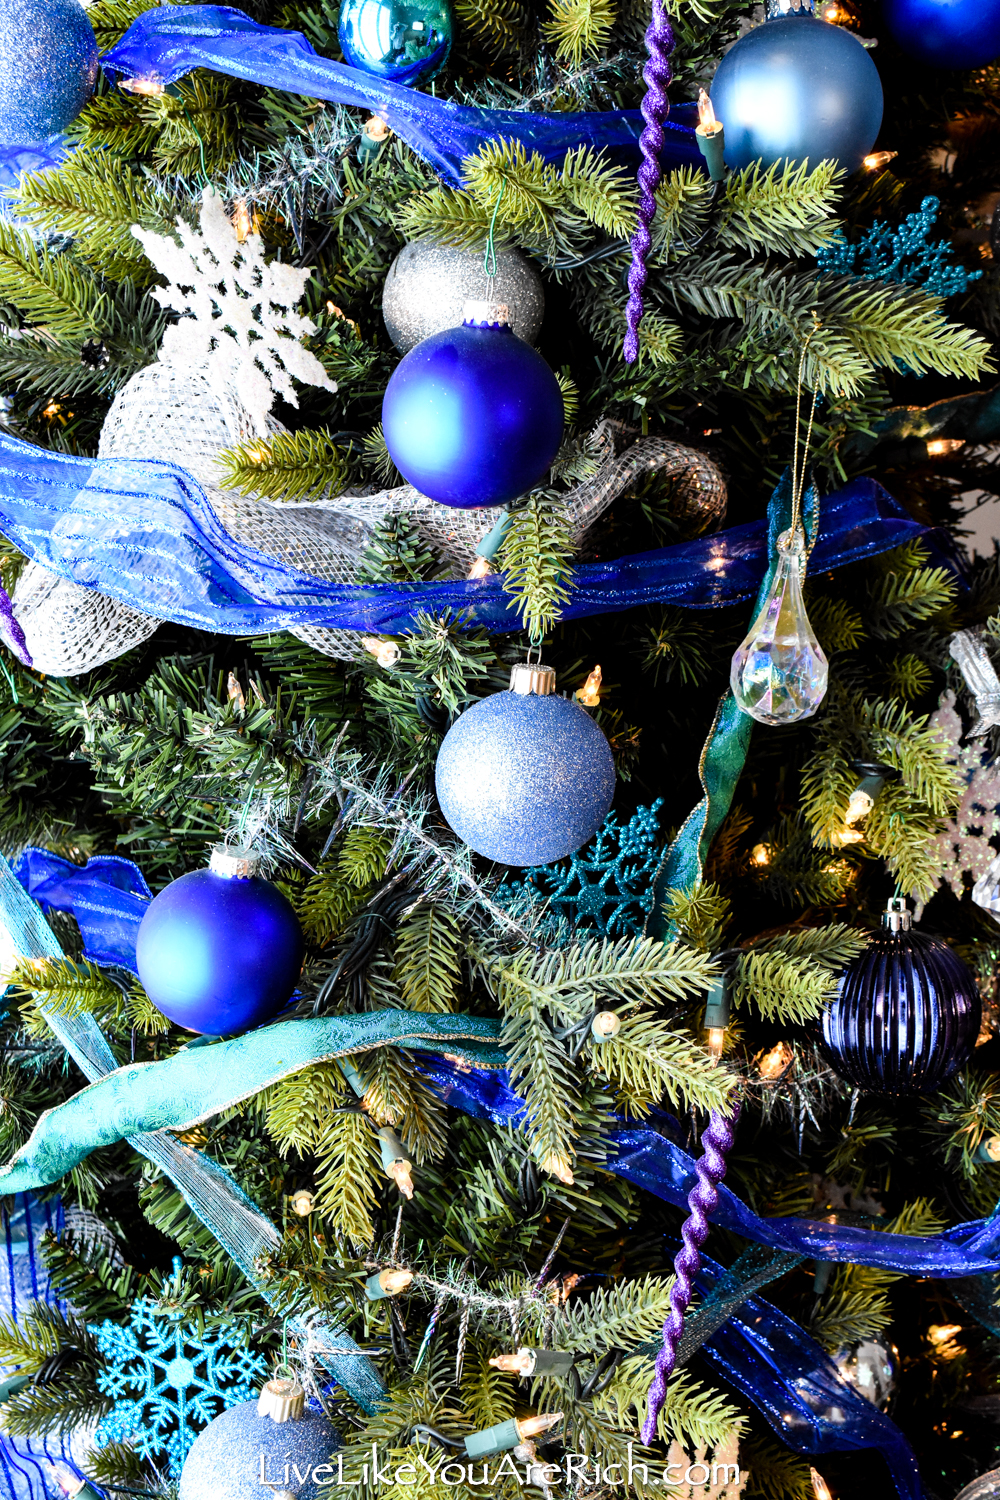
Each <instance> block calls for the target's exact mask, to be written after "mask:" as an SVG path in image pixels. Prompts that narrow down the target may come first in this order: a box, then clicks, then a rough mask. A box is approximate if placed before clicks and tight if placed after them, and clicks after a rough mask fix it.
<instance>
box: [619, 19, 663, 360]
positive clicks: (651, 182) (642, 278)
mask: <svg viewBox="0 0 1000 1500" xmlns="http://www.w3.org/2000/svg"><path fill="white" fill-rule="evenodd" d="M673 50H674V33H673V28H672V27H671V25H670V22H669V21H668V20H667V12H666V7H665V5H664V0H653V15H652V19H651V20H650V23H649V28H648V30H647V32H646V51H647V52H648V53H649V61H648V63H647V64H646V66H645V67H644V68H643V70H642V76H643V78H644V79H645V82H646V96H645V98H644V99H643V101H642V104H641V106H640V108H641V109H642V117H643V119H644V120H645V121H646V124H645V127H644V129H643V132H642V135H641V136H640V137H639V150H640V151H641V152H642V156H643V159H642V161H641V162H640V163H639V171H638V174H637V175H638V179H639V222H638V224H637V225H636V230H635V234H633V236H632V264H631V265H630V266H629V270H628V291H629V297H628V307H627V308H626V311H625V316H626V319H627V321H628V330H627V332H626V334H625V347H624V350H623V353H624V355H625V361H626V363H627V364H630V365H631V364H634V363H635V361H636V360H637V359H638V358H639V324H640V323H641V322H642V294H643V291H644V290H645V287H646V276H647V274H648V273H647V271H646V256H647V255H648V254H649V249H650V245H651V244H652V238H651V236H650V233H649V227H650V225H651V224H652V222H653V215H654V214H655V213H656V189H657V188H658V187H659V185H660V176H661V173H660V152H661V151H662V150H663V122H664V120H665V119H666V118H667V115H668V114H669V113H670V101H669V99H668V98H667V85H668V84H669V83H670V80H671V78H672V77H673V73H672V71H671V67H670V54H671V52H672V51H673Z"/></svg>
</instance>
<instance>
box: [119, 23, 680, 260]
mask: <svg viewBox="0 0 1000 1500" xmlns="http://www.w3.org/2000/svg"><path fill="white" fill-rule="evenodd" d="M101 66H102V67H103V69H104V71H105V73H107V74H110V75H111V76H112V77H121V78H128V79H135V78H138V79H148V80H155V81H156V82H158V83H163V84H168V83H173V82H174V81H175V80H176V79H178V78H182V77H183V76H184V74H185V73H190V72H191V71H192V70H193V69H195V68H211V70H212V71H213V72H215V73H226V74H228V75H229V77H230V78H245V79H246V80H247V81H248V82H250V83H262V84H266V85H267V86H268V87H269V88H275V89H284V90H285V91H286V92H287V93H290V94H305V95H306V96H307V97H308V98H310V99H327V100H329V101H330V102H331V103H333V104H347V105H355V106H358V107H360V108H362V109H368V110H371V111H373V112H374V113H376V114H378V115H379V116H380V117H381V118H382V119H383V120H384V121H385V122H386V124H387V125H389V126H390V127H391V129H393V130H394V131H395V132H396V134H397V135H398V136H399V137H400V138H401V139H402V140H404V141H405V142H406V144H407V145H408V146H410V147H411V148H412V149H413V150H414V151H416V152H417V154H418V155H419V156H422V157H423V158H424V160H425V161H428V162H430V164H431V166H432V167H433V168H434V170H435V171H436V172H438V173H439V174H440V176H441V177H443V178H444V179H445V181H446V182H449V183H451V184H452V185H453V186H455V187H461V186H462V170H461V167H462V162H463V161H464V160H465V158H466V157H469V156H472V155H474V153H475V152H476V151H478V150H479V148H480V146H482V145H483V144H484V143H485V142H486V141H490V140H508V141H519V142H520V143H521V144H522V145H523V146H524V147H525V149H526V150H527V151H529V152H530V151H537V152H539V154H540V155H541V156H542V157H544V159H545V160H546V161H547V162H562V160H563V158H564V157H565V155H566V152H567V151H572V150H574V149H575V148H576V147H578V146H590V147H592V148H593V149H594V150H595V151H606V152H607V154H608V157H609V159H610V160H611V161H613V162H616V163H620V164H621V165H623V166H628V167H630V168H634V167H635V166H636V165H637V164H638V161H639V135H640V133H641V131H642V123H643V122H642V116H641V114H640V113H639V111H638V110H637V109H631V110H616V111H614V112H611V113H603V114H602V113H596V112H595V113H582V114H581V113H569V112H567V113H561V112H559V111H555V112H553V113H552V114H547V115H538V114H529V113H527V112H525V111H521V110H514V109H479V108H477V107H475V106H473V105H467V104H455V103H454V102H453V101H452V100H450V99H435V98H434V97H432V95H430V94H421V93H418V92H417V91H416V90H415V89H412V88H406V87H405V86H404V85H403V84H399V83H391V82H390V81H389V80H388V79H384V78H373V77H372V76H371V75H370V74H368V73H363V72H362V71H361V69H360V68H350V67H347V66H346V64H344V63H337V62H330V61H329V60H328V59H327V58H325V57H319V56H317V54H316V52H315V50H314V49H313V47H312V46H311V45H310V43H309V42H308V41H306V38H305V37H304V36H303V35H302V33H301V32H300V31H279V30H278V29H277V28H276V27H274V26H262V25H261V23H260V22H259V21H253V20H251V18H250V17H249V16H247V15H244V13H243V12H242V11H240V10H234V9H233V8H232V7H230V6H228V5H187V6H184V7H183V8H181V7H177V8H173V7H170V6H165V7H162V8H157V9H155V10H147V11H146V12H145V13H144V14H143V15H141V16H140V17H139V18H138V20H136V21H133V23H132V25H131V26H130V27H129V29H128V31H127V32H126V33H125V35H124V36H123V37H122V39H121V41H120V42H118V43H117V44H116V45H115V46H114V47H112V48H111V50H110V51H109V52H106V53H105V54H104V56H103V57H102V58H101ZM694 109H695V106H693V105H689V106H687V107H686V108H685V107H684V106H681V109H680V110H679V111H674V113H675V116H676V115H677V114H680V115H681V117H682V118H683V119H684V120H685V123H684V124H676V123H674V122H670V123H668V124H667V125H666V126H665V135H666V140H665V142H664V147H663V151H662V152H661V155H660V160H661V161H662V163H663V165H664V167H665V168H667V169H669V168H671V167H680V166H693V167H701V168H703V167H704V162H703V159H702V157H701V154H700V152H699V150H698V147H697V144H696V142H695V134H694V129H693V128H692V126H693V124H694V123H695V121H694V118H693V114H694ZM622 249H623V250H627V249H628V246H627V245H626V244H625V242H624V241H623V242H622Z"/></svg>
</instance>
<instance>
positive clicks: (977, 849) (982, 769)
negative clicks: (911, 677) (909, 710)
mask: <svg viewBox="0 0 1000 1500" xmlns="http://www.w3.org/2000/svg"><path fill="white" fill-rule="evenodd" d="M931 725H932V726H933V727H934V728H936V729H937V731H938V733H939V735H940V737H941V738H942V739H943V740H945V741H946V743H947V744H948V746H949V755H948V759H949V761H950V762H951V764H952V765H953V766H955V767H956V768H957V770H958V771H959V774H960V775H961V777H962V780H963V782H964V783H965V791H964V792H963V793H962V800H961V802H960V803H959V805H958V809H957V811H956V812H955V814H954V816H953V817H951V818H949V820H948V822H947V823H946V824H945V827H944V829H943V830H942V832H941V833H939V834H938V835H937V837H936V838H935V839H933V840H932V841H931V845H930V852H931V855H932V856H933V857H935V858H936V861H937V877H938V881H939V883H940V884H941V885H947V886H950V887H951V889H952V890H953V891H954V893H955V895H956V896H958V898H959V899H961V897H962V893H963V891H964V890H965V880H964V876H965V875H966V874H968V875H971V876H972V879H973V881H978V880H979V878H980V877H981V876H982V875H984V874H985V872H986V870H987V868H988V866H989V865H990V863H991V861H992V860H993V859H994V857H995V856H996V852H997V851H996V849H995V848H994V847H993V846H992V844H991V843H990V839H992V838H993V837H994V836H995V835H996V834H997V833H1000V809H998V804H1000V771H998V769H997V768H996V767H995V766H989V765H984V763H983V762H984V759H985V753H984V751H983V748H982V745H980V744H976V743H975V742H974V741H973V742H971V743H969V744H965V745H963V744H962V743H961V739H962V721H961V719H960V718H959V716H958V713H957V711H956V708H955V694H954V693H952V692H946V693H942V694H941V698H940V700H939V706H938V709H937V712H936V713H933V714H932V715H931Z"/></svg>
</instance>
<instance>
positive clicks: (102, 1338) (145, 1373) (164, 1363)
mask: <svg viewBox="0 0 1000 1500" xmlns="http://www.w3.org/2000/svg"><path fill="white" fill-rule="evenodd" d="M92 1331H93V1332H94V1333H95V1334H96V1336H97V1347H98V1349H99V1351H100V1353H101V1354H102V1355H103V1356H104V1359H105V1360H106V1361H107V1363H106V1366H105V1368H104V1369H103V1370H102V1371H101V1373H100V1374H99V1375H98V1377H97V1385H98V1389H99V1390H100V1391H101V1392H102V1394H103V1395H105V1396H110V1397H111V1398H112V1399H113V1401H114V1407H113V1409H112V1410H111V1411H110V1412H109V1413H108V1415H107V1416H106V1417H104V1418H103V1419H102V1421H101V1422H100V1423H99V1424H98V1427H97V1430H96V1432H95V1434H94V1437H95V1441H96V1442H97V1444H98V1446H103V1445H104V1444H106V1443H121V1442H126V1441H128V1442H130V1443H131V1444H132V1445H133V1447H134V1449H135V1451H136V1453H137V1454H138V1455H139V1456H140V1457H141V1458H148V1459H152V1460H153V1461H154V1462H155V1461H157V1460H159V1461H160V1462H162V1461H163V1460H164V1459H166V1462H167V1469H168V1473H169V1476H170V1478H171V1479H177V1478H178V1477H179V1475H180V1472H181V1469H182V1467H183V1465H184V1460H185V1458H186V1457H187V1453H188V1449H189V1448H190V1447H191V1444H192V1443H193V1442H194V1440H195V1438H196V1437H197V1436H198V1433H199V1432H200V1431H201V1430H202V1428H204V1427H207V1426H208V1424H209V1423H210V1422H212V1421H214V1419H215V1418H216V1417H217V1416H218V1415H219V1413H220V1412H221V1411H225V1410H228V1408H229V1407H231V1406H237V1405H238V1404H239V1403H240V1402H241V1401H251V1400H253V1399H254V1398H255V1397H256V1396H257V1393H258V1390H259V1388H260V1384H261V1381H262V1380H264V1379H265V1377H266V1373H267V1365H266V1362H265V1361H264V1360H263V1359H262V1358H261V1357H260V1355H257V1354H254V1353H252V1352H251V1351H250V1350H249V1349H244V1348H241V1347H240V1346H239V1345H236V1344H233V1343H232V1342H231V1341H230V1339H229V1338H228V1337H227V1334H226V1330H225V1329H223V1328H217V1329H212V1328H205V1329H199V1328H198V1326H197V1325H196V1324H194V1323H187V1322H184V1321H182V1320H181V1319H180V1318H171V1317H170V1316H169V1315H168V1314H166V1313H164V1311H163V1309H162V1307H161V1306H160V1305H159V1304H157V1303H156V1302H152V1301H150V1300H149V1299H148V1298H145V1297H140V1298H139V1299H138V1300H137V1301H136V1303H135V1304H134V1306H133V1308H132V1312H131V1316H130V1318H129V1321H128V1323H127V1324H126V1325H122V1324H120V1323H113V1322H106V1323H100V1324H98V1325H97V1326H96V1327H95V1328H94V1329H93V1330H92Z"/></svg>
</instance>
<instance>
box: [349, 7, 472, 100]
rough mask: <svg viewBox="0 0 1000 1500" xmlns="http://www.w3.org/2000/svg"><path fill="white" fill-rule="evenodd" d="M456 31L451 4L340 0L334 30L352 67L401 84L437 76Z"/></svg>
mask: <svg viewBox="0 0 1000 1500" xmlns="http://www.w3.org/2000/svg"><path fill="white" fill-rule="evenodd" d="M454 31H455V18H454V16H453V14H452V9H451V4H450V0H343V4H342V5H341V7H340V21H339V24H338V27H337V35H338V36H339V37H340V45H341V47H342V48H343V52H344V59H345V61H346V62H348V63H350V65H351V67H352V68H360V69H361V70H362V72H364V73H371V74H372V76H373V77H375V78H391V79H392V81H393V83H404V84H416V83H427V82H429V80H430V79H432V78H433V77H434V75H435V73H438V72H440V70H441V68H443V67H444V64H445V59H446V58H447V56H448V53H449V52H450V51H451V41H452V36H453V35H454Z"/></svg>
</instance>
